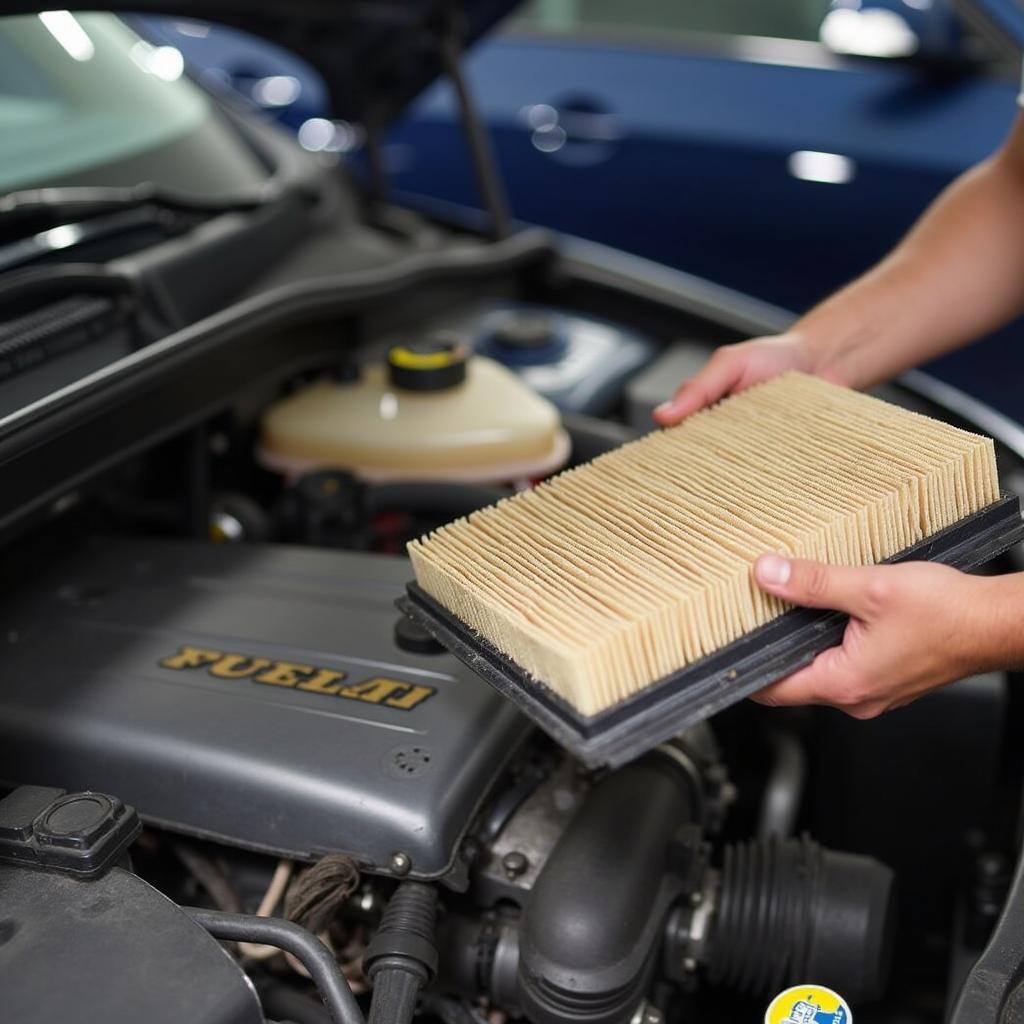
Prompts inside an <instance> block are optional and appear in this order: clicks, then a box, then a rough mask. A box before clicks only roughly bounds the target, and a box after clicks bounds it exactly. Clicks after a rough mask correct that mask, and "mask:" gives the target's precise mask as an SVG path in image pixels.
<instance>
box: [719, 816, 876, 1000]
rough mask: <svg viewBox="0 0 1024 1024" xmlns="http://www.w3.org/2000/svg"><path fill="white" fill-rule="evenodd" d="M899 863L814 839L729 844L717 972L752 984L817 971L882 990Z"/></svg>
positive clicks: (872, 993)
mask: <svg viewBox="0 0 1024 1024" xmlns="http://www.w3.org/2000/svg"><path fill="white" fill-rule="evenodd" d="M892 885H893V873H892V871H891V870H890V869H889V868H887V867H886V866H885V865H884V864H880V863H879V862H878V861H876V860H873V859H872V858H870V857H863V856H860V855H857V854H852V853H840V852H838V851H835V850H826V849H824V848H823V847H821V846H819V845H818V844H817V843H816V842H814V841H813V840H812V839H810V838H808V837H807V836H805V837H804V838H803V839H799V840H797V839H790V840H786V841H780V840H777V839H770V840H767V841H763V842H759V843H737V844H735V845H733V846H730V847H727V848H726V850H725V859H724V862H723V866H722V877H721V885H720V888H719V892H718V907H717V912H716V913H715V915H714V923H713V925H712V928H711V932H710V936H709V944H708V952H707V956H706V964H707V967H708V970H709V973H710V976H711V980H712V981H713V982H715V983H717V984H722V985H727V986H729V987H730V988H735V989H739V990H741V991H745V992H751V993H775V992H778V991H779V990H780V989H783V988H785V987H786V986H787V985H799V984H801V983H803V982H807V981H813V982H815V983H817V984H821V985H827V986H828V987H829V988H832V989H835V991H837V992H841V993H842V994H843V995H844V996H845V997H846V998H847V999H850V1000H851V1001H854V1002H861V1001H864V1002H867V1001H870V1000H873V999H877V998H879V997H880V996H881V995H882V992H883V990H884V988H885V983H886V979H887V975H888V971H889V961H890V958H891V948H892V931H893V913H892V908H893V903H892Z"/></svg>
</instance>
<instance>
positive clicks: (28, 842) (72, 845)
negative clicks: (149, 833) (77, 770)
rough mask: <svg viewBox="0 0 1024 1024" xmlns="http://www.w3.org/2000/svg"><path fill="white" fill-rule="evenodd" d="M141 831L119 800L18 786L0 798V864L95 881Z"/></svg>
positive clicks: (137, 819) (61, 790) (38, 787)
mask: <svg viewBox="0 0 1024 1024" xmlns="http://www.w3.org/2000/svg"><path fill="white" fill-rule="evenodd" d="M141 828H142V824H141V822H140V821H139V818H138V815H137V814H136V813H135V811H134V810H133V809H132V808H131V807H128V806H126V805H125V804H123V803H122V802H121V801H120V800H118V799H117V797H113V796H106V795H104V794H103V793H67V792H65V791H64V790H63V789H50V788H48V787H44V786H21V787H20V788H18V789H16V790H14V792H13V793H11V794H9V795H8V796H7V797H5V798H4V799H3V800H0V862H3V861H6V862H8V863H11V864H21V865H23V866H25V867H35V868H51V869H53V870H55V871H64V872H67V873H68V874H72V875H75V876H77V877H79V878H94V877H95V876H97V875H101V874H103V872H104V871H106V870H107V868H108V867H110V866H111V865H112V864H114V863H116V862H117V861H118V860H120V858H121V856H122V855H123V854H124V852H125V850H126V849H127V848H128V846H129V845H130V844H131V842H132V841H133V840H134V839H135V837H136V836H137V835H138V834H139V831H140V830H141Z"/></svg>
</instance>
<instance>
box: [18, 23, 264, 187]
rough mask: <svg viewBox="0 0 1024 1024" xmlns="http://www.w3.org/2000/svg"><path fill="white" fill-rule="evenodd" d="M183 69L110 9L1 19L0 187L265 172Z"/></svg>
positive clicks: (188, 179) (190, 179)
mask: <svg viewBox="0 0 1024 1024" xmlns="http://www.w3.org/2000/svg"><path fill="white" fill-rule="evenodd" d="M183 72H184V61H183V59H182V56H181V54H180V53H179V52H178V51H177V50H176V49H174V48H173V47H155V46H153V45H151V44H150V43H147V42H144V41H143V40H142V39H140V38H139V36H138V35H136V34H135V33H134V32H132V31H131V29H129V28H128V27H127V26H126V25H125V24H123V23H122V22H121V21H119V20H118V19H117V18H115V17H114V16H113V15H109V14H96V13H93V14H71V13H70V12H68V11H47V12H44V13H42V14H39V15H30V16H23V17H22V16H19V17H9V18H0V137H2V138H3V140H4V141H3V146H2V148H0V192H7V191H11V190H13V189H20V188H33V187H39V186H43V185H52V184H109V185H131V184H135V183H137V182H138V181H140V180H146V181H154V182H156V183H159V184H164V185H170V186H175V187H178V188H181V189H186V190H188V191H201V192H221V191H237V190H239V189H244V188H245V187H246V186H247V185H251V184H255V183H257V182H260V181H262V180H263V179H265V177H266V171H265V168H264V167H263V166H262V164H261V163H260V162H259V161H258V160H257V158H256V157H255V155H254V154H252V153H251V152H249V151H248V150H247V149H246V147H245V146H243V145H242V144H241V142H240V140H239V139H238V137H237V136H235V135H234V134H233V133H232V132H231V131H230V130H229V129H228V128H227V126H226V125H225V124H223V123H218V118H217V115H216V113H215V111H214V110H213V104H212V103H211V102H210V100H209V99H208V97H207V96H206V94H205V93H204V92H203V91H202V90H201V89H199V88H198V87H197V86H196V85H195V84H194V83H192V82H191V81H189V80H188V79H187V78H186V77H184V75H183ZM186 150H188V151H190V152H186ZM192 150H194V152H191V151H192ZM147 156H148V157H149V158H150V159H148V160H147V159H146V158H147ZM190 156H191V158H190Z"/></svg>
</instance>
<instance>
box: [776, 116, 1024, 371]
mask: <svg viewBox="0 0 1024 1024" xmlns="http://www.w3.org/2000/svg"><path fill="white" fill-rule="evenodd" d="M1022 311H1024V120H1022V119H1018V123H1017V125H1016V126H1015V127H1014V130H1013V132H1012V133H1011V135H1010V138H1009V139H1008V140H1007V143H1006V144H1005V145H1004V146H1003V148H1002V149H1001V150H1000V151H999V152H998V153H997V154H996V155H995V156H993V157H992V158H991V159H989V160H987V161H985V162H984V163H983V164H981V165H979V166H978V167H976V168H974V169H973V170H972V171H970V172H968V173H967V174H965V175H963V176H962V177H961V178H959V179H958V180H957V181H956V182H954V183H953V184H952V185H951V186H950V187H949V188H948V189H947V190H946V191H945V192H944V193H943V194H942V195H941V196H940V197H939V198H938V199H937V200H936V201H935V203H933V204H932V206H931V207H930V208H929V210H928V211H927V212H926V213H925V214H924V216H923V217H922V218H921V220H920V221H919V222H918V223H917V225H916V226H915V227H914V228H913V229H912V230H911V232H910V233H909V234H908V235H907V237H906V238H905V239H904V240H903V241H902V242H901V243H900V245H899V246H897V248H896V249H895V250H894V251H893V252H892V253H891V254H890V255H889V256H888V257H887V258H886V259H884V260H883V261H882V262H881V263H880V264H878V265H877V266H876V267H875V268H873V269H872V270H870V271H869V272H868V273H867V274H865V275H864V276H863V277H861V278H859V279H858V280H856V281H854V282H853V283H852V284H850V285H849V286H847V287H846V288H844V289H842V290H841V291H840V292H838V293H837V294H836V295H834V296H832V298H830V299H828V300H827V301H825V302H824V303H822V304H821V305H820V306H818V307H816V308H815V309H813V310H812V311H811V312H810V313H808V314H807V315H806V316H805V317H803V318H802V319H801V320H800V321H799V322H798V323H797V324H796V325H795V326H794V327H793V329H792V332H791V333H792V334H793V335H794V336H795V337H797V338H798V339H799V341H800V344H801V346H802V347H803V348H805V349H806V350H807V351H808V353H809V354H810V358H811V361H812V364H813V366H814V368H815V370H817V372H819V373H822V374H823V375H824V376H828V377H830V378H832V379H834V380H837V381H839V382H841V383H844V384H849V385H851V386H853V387H866V386H869V385H871V384H874V383H877V382H879V381H881V380H885V379H887V378H889V377H891V376H893V375H894V374H896V373H899V372H900V371H902V370H905V369H907V368H908V367H910V366H913V365H916V364H917V363H920V362H923V361H926V360H928V359H931V358H933V357H935V356H938V355H941V354H942V353H944V352H947V351H949V350H951V349H954V348H957V347H959V346H961V345H965V344H967V343H969V342H970V341H973V340H975V339H976V338H978V337H980V336H981V335H983V334H985V333H986V332H988V331H990V330H993V329H995V328H996V327H999V326H1001V325H1002V324H1004V323H1006V322H1007V321H1009V320H1011V319H1012V318H1013V317H1015V316H1016V315H1018V314H1019V313H1021V312H1022Z"/></svg>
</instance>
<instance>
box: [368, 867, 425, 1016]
mask: <svg viewBox="0 0 1024 1024" xmlns="http://www.w3.org/2000/svg"><path fill="white" fill-rule="evenodd" d="M436 920H437V891H436V890H435V889H434V887H433V886H430V885H424V884H423V883H422V882H403V883H402V884H401V885H400V886H399V887H398V888H397V889H396V890H395V892H394V895H393V896H392V897H391V899H390V900H388V905H387V907H386V908H385V909H384V914H383V916H382V917H381V920H380V926H379V927H378V928H377V931H376V933H375V934H374V936H373V938H372V939H371V940H370V944H369V945H368V946H367V947H366V952H365V953H364V954H363V970H364V971H365V972H366V976H367V977H368V978H369V979H370V980H371V981H372V982H373V1000H372V1002H371V1003H370V1024H408V1022H409V1021H411V1020H412V1018H413V1014H414V1013H415V1011H416V1000H417V998H418V997H419V993H420V989H421V988H422V987H423V986H424V985H425V984H426V983H427V982H428V981H430V979H431V978H432V977H433V976H434V975H435V974H436V973H437V937H436Z"/></svg>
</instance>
